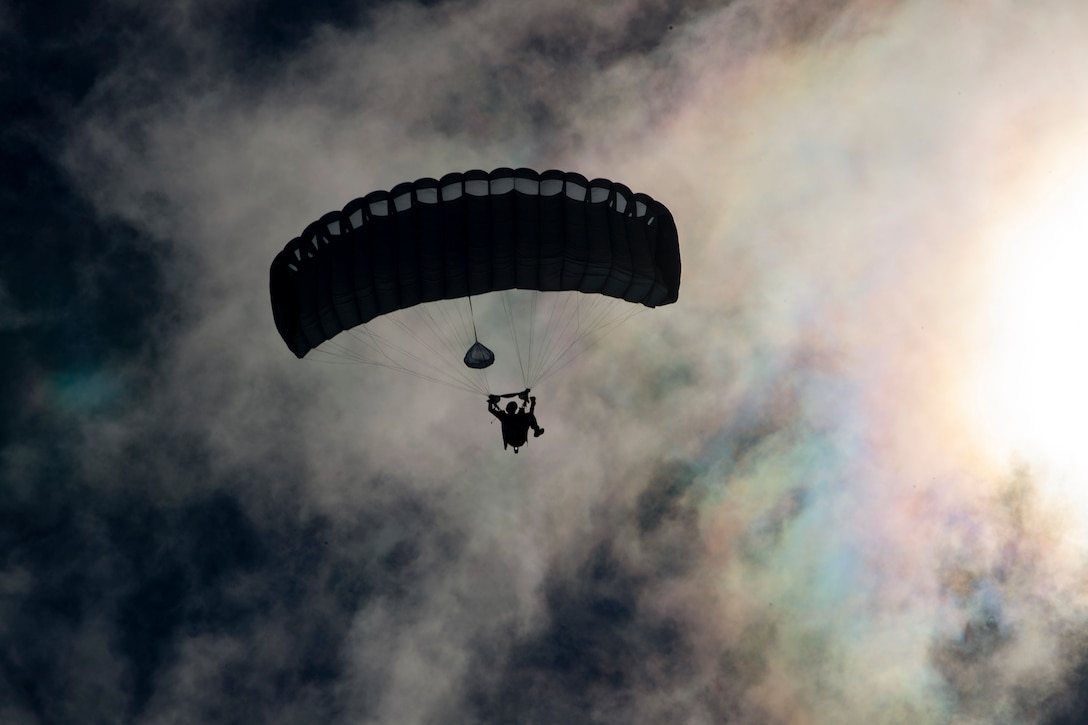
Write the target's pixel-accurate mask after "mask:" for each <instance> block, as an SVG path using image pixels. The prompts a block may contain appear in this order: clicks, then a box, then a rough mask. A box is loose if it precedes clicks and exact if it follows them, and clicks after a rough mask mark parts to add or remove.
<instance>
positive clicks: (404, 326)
mask: <svg viewBox="0 0 1088 725" xmlns="http://www.w3.org/2000/svg"><path fill="white" fill-rule="evenodd" d="M387 319H388V320H389V322H390V323H391V324H393V325H396V326H397V327H398V328H400V329H401V330H402V331H403V332H404V333H405V334H406V335H408V336H409V337H411V338H412V339H413V340H415V341H416V342H417V343H418V344H419V345H421V346H422V347H424V348H425V349H426V350H427V351H429V352H430V353H431V354H432V355H434V356H435V357H436V358H437V359H439V360H441V359H442V354H441V353H440V352H438V351H436V350H435V349H434V346H433V345H431V344H430V343H428V342H427V341H426V340H424V339H422V338H421V337H420V336H419V335H418V334H417V333H416V331H415V330H413V329H412V328H411V327H409V326H408V325H407V324H405V322H404V321H403V320H400V319H397V318H396V317H395V316H394V317H390V318H387ZM385 344H387V345H389V347H391V348H393V349H395V350H397V351H398V352H400V353H401V354H403V355H407V356H408V357H410V358H411V359H413V360H415V361H416V362H417V363H419V364H421V365H424V366H426V367H429V368H431V369H432V370H435V371H436V372H437V373H438V374H440V375H444V376H446V377H447V378H452V379H460V381H461V383H463V384H466V385H468V386H470V387H472V388H475V389H476V390H477V392H480V391H479V385H478V384H477V383H476V382H475V381H473V380H472V378H470V377H468V376H467V375H465V374H464V373H463V372H461V371H460V370H458V372H459V375H457V376H451V375H450V374H449V373H448V372H443V371H442V370H441V369H440V368H438V367H437V366H436V365H434V364H432V363H429V362H427V361H426V360H423V359H422V358H420V357H419V356H417V355H414V354H413V353H411V352H410V351H408V350H404V349H398V348H396V347H395V346H394V345H392V344H391V343H388V342H385ZM454 369H457V368H454ZM406 370H407V368H406Z"/></svg>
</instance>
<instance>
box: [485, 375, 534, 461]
mask: <svg viewBox="0 0 1088 725" xmlns="http://www.w3.org/2000/svg"><path fill="white" fill-rule="evenodd" d="M512 397H518V398H521V410H518V404H517V403H515V402H514V401H512V400H511V401H510V402H509V403H507V405H506V410H505V411H503V410H501V409H500V408H499V399H500V398H512ZM526 403H528V404H529V409H528V410H526V409H525V404H526ZM487 410H488V412H490V413H491V415H493V416H495V417H496V418H498V419H499V422H500V423H502V448H503V450H506V449H507V448H508V447H509V446H513V447H514V453H517V452H518V448H521V447H522V446H523V445H525V444H526V443H527V442H528V440H529V429H530V428H532V429H533V437H534V438H539V437H540V436H542V435H544V429H543V428H541V427H540V425H539V424H538V423H537V421H536V415H535V411H536V396H533V397H531V398H530V397H529V388H526V389H525V390H523V391H522V392H520V393H509V394H507V395H489V396H488V397H487Z"/></svg>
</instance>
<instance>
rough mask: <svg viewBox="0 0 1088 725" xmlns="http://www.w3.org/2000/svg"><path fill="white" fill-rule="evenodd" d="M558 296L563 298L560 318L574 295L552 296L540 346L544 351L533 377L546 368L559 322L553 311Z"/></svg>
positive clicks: (557, 305)
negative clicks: (542, 341) (542, 342)
mask: <svg viewBox="0 0 1088 725" xmlns="http://www.w3.org/2000/svg"><path fill="white" fill-rule="evenodd" d="M560 297H562V298H563V309H562V311H561V312H560V313H559V317H558V320H562V319H563V318H564V315H565V314H566V309H567V306H568V305H569V304H570V301H571V299H573V297H574V296H573V295H572V294H570V293H568V294H565V295H555V296H553V297H552V308H551V311H550V312H549V313H548V323H547V324H546V325H545V327H544V333H545V334H544V344H543V346H542V347H543V350H544V352H543V353H542V354H541V355H540V361H539V362H538V363H537V371H536V373H535V375H534V377H536V378H539V377H540V376H541V375H542V374H543V373H544V371H545V370H546V369H547V367H546V361H547V359H548V356H549V355H551V352H552V349H553V348H554V347H555V340H556V336H557V334H558V333H557V331H556V327H557V326H558V324H559V322H558V321H557V318H556V314H555V312H556V309H558V307H559V298H560Z"/></svg>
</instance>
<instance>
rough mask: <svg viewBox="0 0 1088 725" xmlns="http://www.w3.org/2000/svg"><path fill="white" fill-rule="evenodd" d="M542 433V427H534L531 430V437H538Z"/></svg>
mask: <svg viewBox="0 0 1088 725" xmlns="http://www.w3.org/2000/svg"><path fill="white" fill-rule="evenodd" d="M542 435H544V429H543V428H535V429H534V430H533V438H539V437H540V436H542Z"/></svg>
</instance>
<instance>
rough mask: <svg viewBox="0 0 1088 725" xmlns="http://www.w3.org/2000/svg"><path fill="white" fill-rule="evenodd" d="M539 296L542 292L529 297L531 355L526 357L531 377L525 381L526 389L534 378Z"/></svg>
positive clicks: (531, 294)
mask: <svg viewBox="0 0 1088 725" xmlns="http://www.w3.org/2000/svg"><path fill="white" fill-rule="evenodd" d="M539 296H540V292H531V293H530V295H529V299H530V300H531V302H530V304H529V353H528V354H527V355H526V358H528V360H529V376H528V379H526V380H525V381H524V382H525V387H527V388H528V387H529V379H531V378H532V377H533V359H534V358H533V332H534V331H535V328H536V298H537V297H539ZM534 383H535V381H534Z"/></svg>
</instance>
